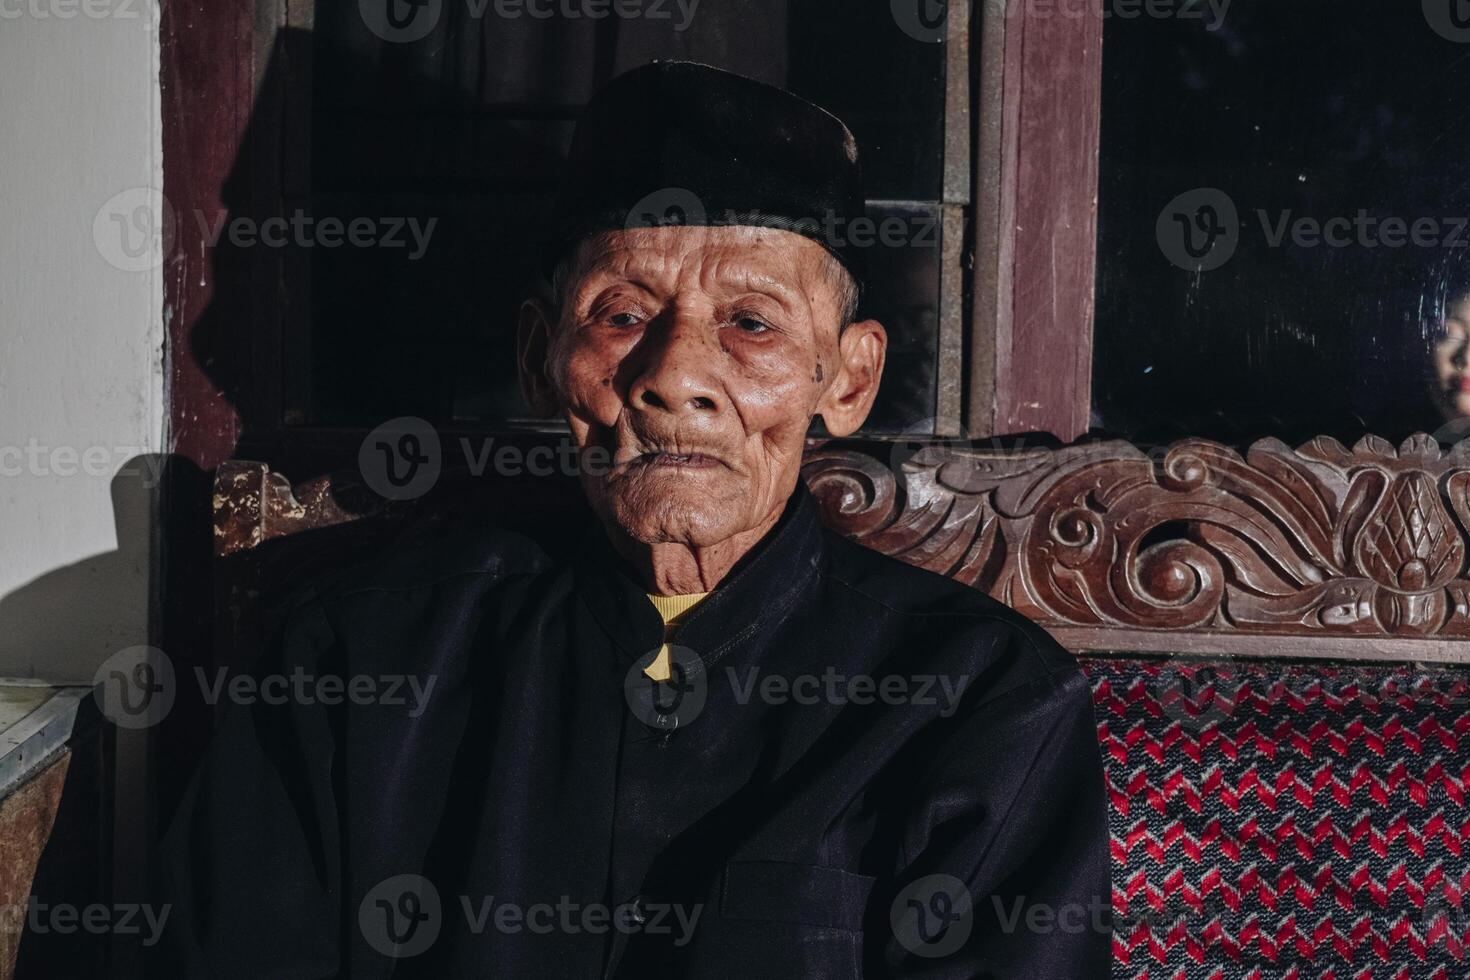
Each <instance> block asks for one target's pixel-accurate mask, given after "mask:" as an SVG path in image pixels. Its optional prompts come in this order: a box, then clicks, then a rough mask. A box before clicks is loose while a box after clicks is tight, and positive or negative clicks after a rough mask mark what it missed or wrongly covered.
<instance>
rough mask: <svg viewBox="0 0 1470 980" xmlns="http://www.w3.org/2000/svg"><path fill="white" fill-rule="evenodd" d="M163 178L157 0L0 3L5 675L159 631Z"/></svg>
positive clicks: (86, 674)
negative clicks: (151, 625) (153, 557)
mask: <svg viewBox="0 0 1470 980" xmlns="http://www.w3.org/2000/svg"><path fill="white" fill-rule="evenodd" d="M161 181H162V149H161V127H160V121H159V88H158V18H157V11H156V7H155V4H154V0H0V677H5V676H9V677H17V676H19V677H42V678H47V679H54V680H66V681H86V682H90V681H91V680H92V674H93V672H94V670H95V669H96V667H97V666H98V664H99V663H101V661H102V660H104V659H105V658H106V657H107V656H109V655H110V654H112V653H114V652H116V651H117V650H119V649H121V648H123V647H127V646H130V645H134V644H141V643H145V642H146V641H147V632H146V629H147V614H148V569H149V540H150V534H151V530H150V529H151V528H152V526H153V524H154V521H153V513H154V511H153V504H152V493H151V485H152V484H153V482H154V481H153V480H152V479H150V476H151V471H152V469H153V468H156V459H157V457H156V456H154V457H149V456H144V454H150V453H153V454H156V453H159V452H160V451H161V447H162V444H163V442H162V439H163V432H164V426H165V419H166V405H165V402H164V396H163V391H164V388H163V371H162V357H161V350H162V341H163V333H162V331H163V326H162V277H161V275H160V270H159V265H160V262H161V255H162V252H161V241H160V240H159V236H157V235H154V234H151V233H150V231H151V229H153V228H156V227H157V223H156V216H157V212H158V201H159V197H158V195H157V193H156V191H150V190H149V188H158V187H160V186H161ZM139 456H144V460H143V461H144V463H146V464H149V465H145V466H137V465H134V466H133V467H128V466H127V465H126V464H128V462H129V461H130V460H134V459H135V458H136V457H139ZM129 470H131V471H132V472H131V475H130V474H129V472H126V471H129Z"/></svg>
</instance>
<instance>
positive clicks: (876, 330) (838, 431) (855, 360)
mask: <svg viewBox="0 0 1470 980" xmlns="http://www.w3.org/2000/svg"><path fill="white" fill-rule="evenodd" d="M887 354H888V333H887V331H885V330H884V329H883V324H881V323H879V322H878V321H877V320H860V321H858V322H857V323H849V324H848V325H847V329H846V330H844V331H842V334H841V336H839V337H838V338H837V377H835V378H833V379H832V385H831V387H829V388H828V389H827V391H826V393H825V394H824V395H822V398H821V401H820V402H818V403H817V412H818V413H819V414H820V415H821V416H822V424H823V425H825V426H826V427H827V431H828V432H830V433H831V434H832V435H834V436H837V437H838V438H841V437H842V436H850V435H852V434H853V433H854V432H856V431H857V430H858V429H859V427H861V426H862V424H863V423H864V422H866V421H867V419H868V413H869V412H870V411H872V409H873V399H874V398H876V397H878V381H879V379H880V378H882V376H883V360H884V358H885V357H886V356H887Z"/></svg>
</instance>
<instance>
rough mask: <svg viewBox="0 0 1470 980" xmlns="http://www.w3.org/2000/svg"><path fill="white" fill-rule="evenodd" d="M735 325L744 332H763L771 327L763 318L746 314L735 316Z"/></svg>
mask: <svg viewBox="0 0 1470 980" xmlns="http://www.w3.org/2000/svg"><path fill="white" fill-rule="evenodd" d="M735 326H737V327H739V328H740V329H741V330H744V331H745V332H746V333H765V332H766V331H767V330H769V329H771V328H770V326H769V325H768V324H767V323H766V322H765V321H764V320H762V319H760V318H759V317H754V316H748V315H744V316H737V317H736V318H735Z"/></svg>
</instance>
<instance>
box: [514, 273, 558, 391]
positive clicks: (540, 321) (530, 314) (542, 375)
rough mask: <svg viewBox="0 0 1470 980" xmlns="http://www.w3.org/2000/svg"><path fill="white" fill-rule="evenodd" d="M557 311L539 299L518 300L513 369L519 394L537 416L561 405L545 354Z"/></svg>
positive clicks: (549, 349) (548, 351)
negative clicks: (518, 384)
mask: <svg viewBox="0 0 1470 980" xmlns="http://www.w3.org/2000/svg"><path fill="white" fill-rule="evenodd" d="M555 317H556V313H555V311H554V310H552V309H551V307H550V305H549V304H547V303H546V302H545V301H544V300H541V299H535V298H533V299H528V300H526V301H525V302H524V303H522V304H521V312H520V316H519V318H518V319H517V321H516V371H517V374H518V375H519V376H520V381H521V394H522V395H524V396H525V399H526V404H527V405H529V406H531V411H532V413H534V414H535V415H536V416H537V417H539V418H550V417H552V416H554V415H555V414H556V413H557V411H558V410H559V409H560V408H561V406H560V404H559V403H558V401H557V397H556V389H555V387H553V385H552V383H551V374H550V365H549V364H548V362H547V356H548V354H549V353H550V351H551V325H552V322H553V321H554V319H555Z"/></svg>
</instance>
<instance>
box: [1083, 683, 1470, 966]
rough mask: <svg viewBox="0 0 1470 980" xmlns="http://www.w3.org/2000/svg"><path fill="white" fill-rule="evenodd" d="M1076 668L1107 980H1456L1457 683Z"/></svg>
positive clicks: (1465, 717) (1461, 789) (1466, 747)
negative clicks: (1099, 789) (1101, 780)
mask: <svg viewBox="0 0 1470 980" xmlns="http://www.w3.org/2000/svg"><path fill="white" fill-rule="evenodd" d="M1083 665H1084V667H1085V668H1086V670H1087V672H1088V674H1089V676H1090V677H1091V679H1092V685H1093V696H1094V702H1095V704H1096V708H1097V723H1098V739H1099V742H1100V744H1101V746H1102V753H1103V764H1104V767H1105V770H1106V775H1107V781H1108V793H1109V799H1110V821H1111V832H1112V855H1113V914H1114V924H1113V960H1114V964H1113V975H1114V977H1116V978H1120V980H1138V978H1146V980H1155V978H1167V980H1235V978H1249V980H1408V978H1421V977H1423V978H1439V980H1462V978H1466V977H1470V905H1467V904H1466V903H1465V901H1464V896H1465V891H1466V889H1467V888H1470V842H1467V838H1470V808H1467V805H1466V798H1465V794H1466V789H1467V784H1470V674H1467V673H1466V672H1463V671H1455V670H1444V669H1436V670H1429V669H1422V668H1418V667H1412V666H1401V667H1366V666H1364V667H1325V666H1293V665H1282V664H1255V663H1242V662H1240V661H1233V662H1232V661H1213V662H1200V661H1188V660H1184V659H1163V660H1143V659H1115V658H1111V657H1109V658H1100V657H1098V658H1087V659H1084V661H1083Z"/></svg>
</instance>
